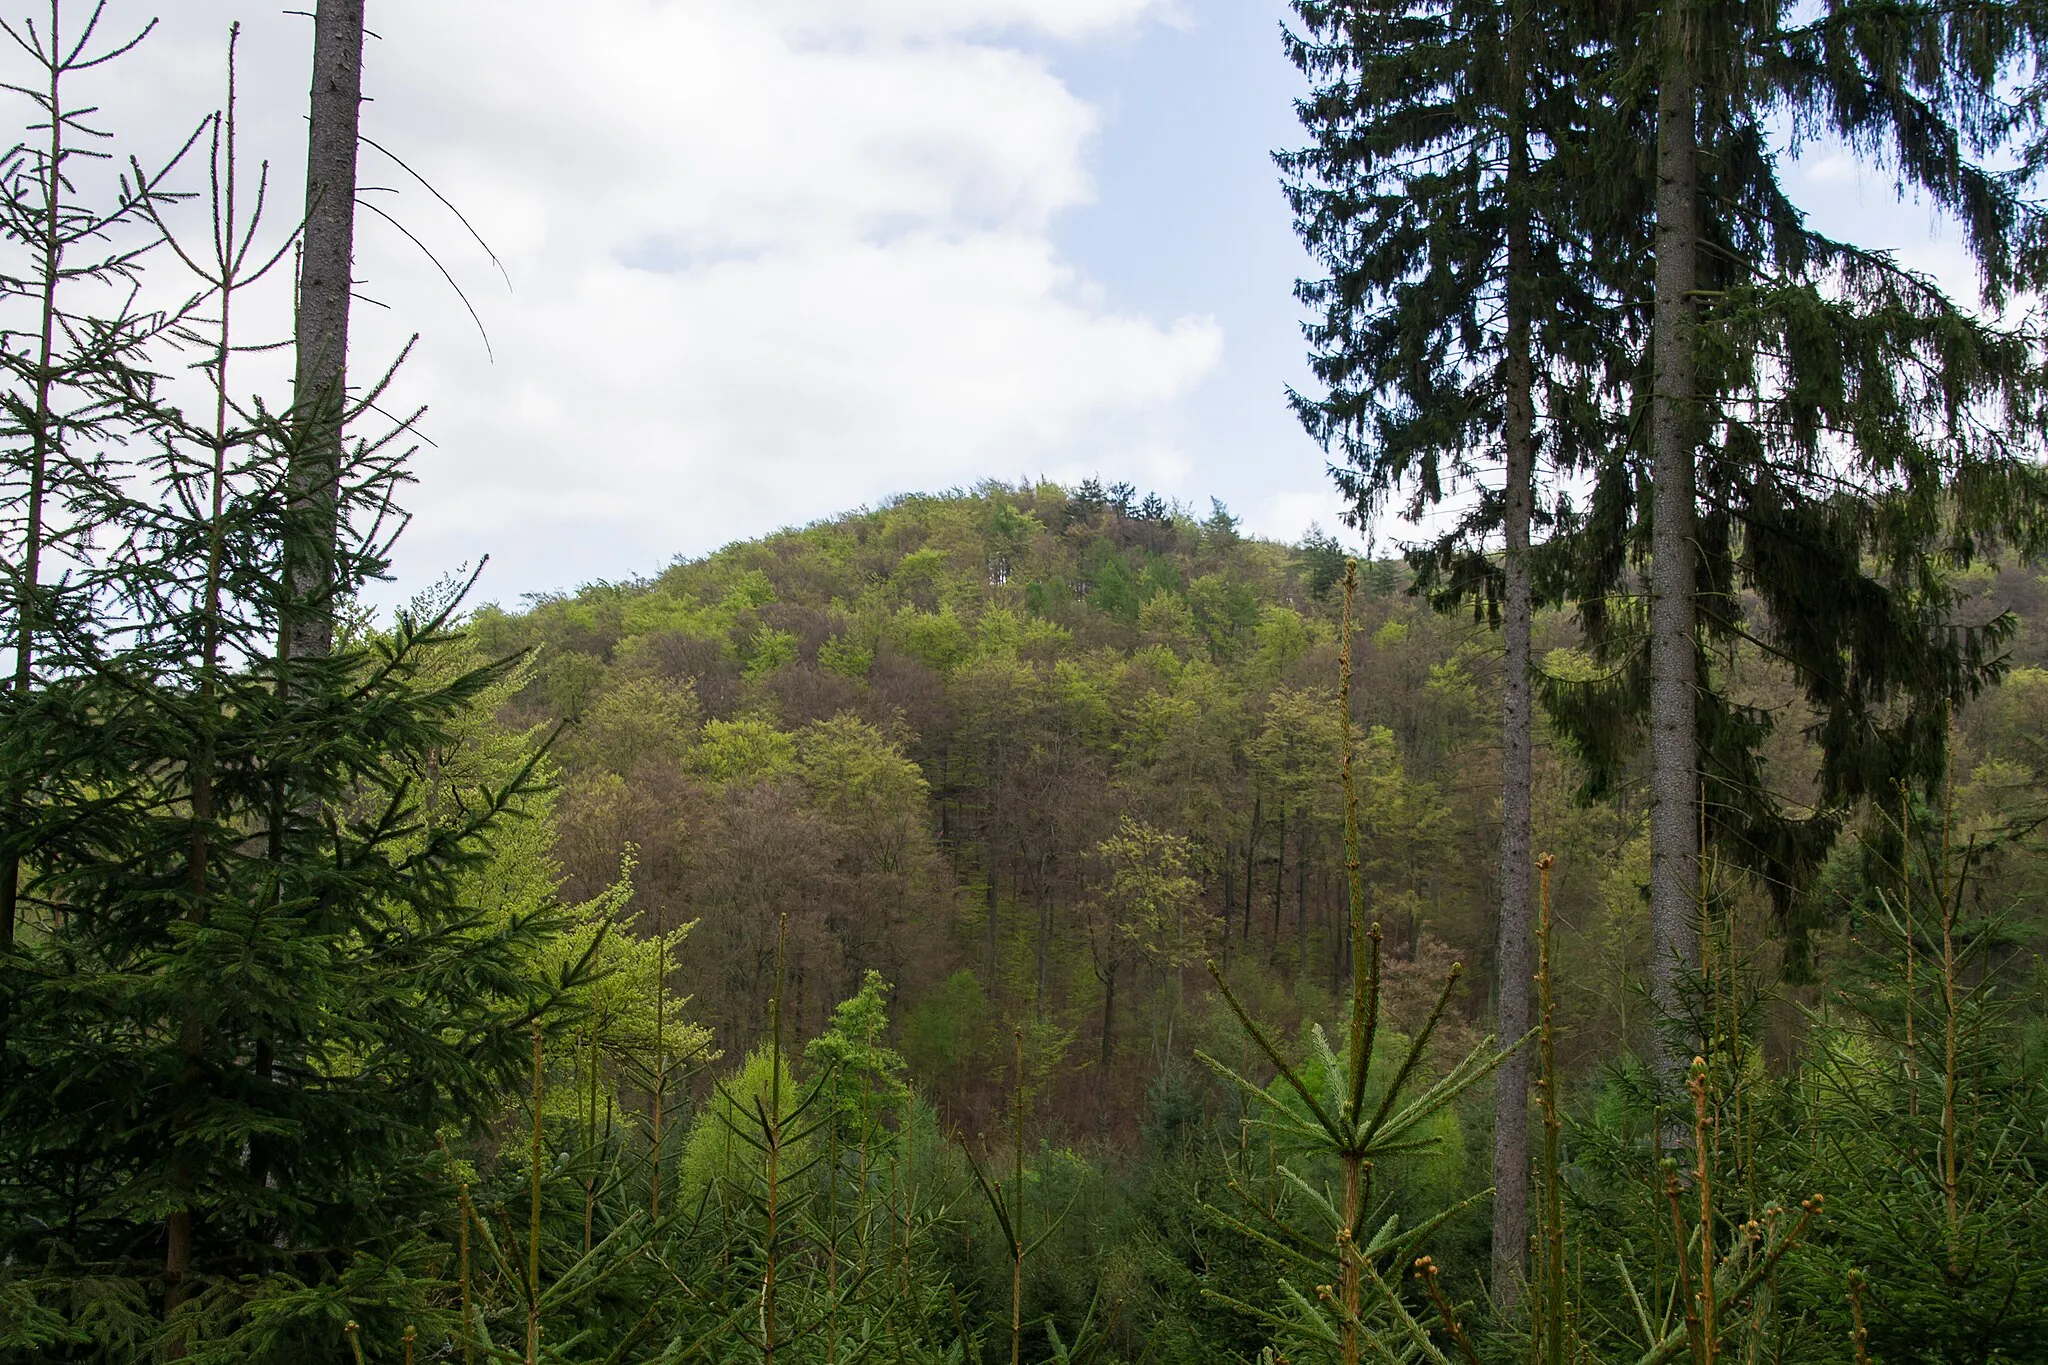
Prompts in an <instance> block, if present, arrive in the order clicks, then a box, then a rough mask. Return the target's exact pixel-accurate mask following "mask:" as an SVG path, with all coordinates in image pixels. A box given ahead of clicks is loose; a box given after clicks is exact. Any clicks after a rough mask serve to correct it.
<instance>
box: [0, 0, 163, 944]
mask: <svg viewBox="0 0 2048 1365" xmlns="http://www.w3.org/2000/svg"><path fill="white" fill-rule="evenodd" d="M78 9H79V7H78V6H76V5H73V6H70V7H69V8H68V9H67V7H66V6H64V5H63V4H61V3H57V0H52V3H51V4H50V5H49V6H48V8H47V11H46V13H44V14H43V15H42V16H40V18H28V19H23V20H21V21H19V22H17V23H0V31H4V32H5V33H6V35H7V37H8V38H9V39H11V40H12V42H13V43H14V45H15V46H16V47H17V48H18V49H19V50H20V52H21V53H22V54H23V55H24V56H25V57H26V58H27V61H28V65H29V67H30V70H31V71H32V72H33V75H34V83H33V84H23V85H20V86H16V87H14V92H15V93H16V94H18V95H20V96H22V97H23V98H25V99H27V100H28V101H30V102H31V104H32V105H33V107H34V110H35V113H34V115H33V118H32V120H31V122H30V124H29V126H28V128H27V129H26V130H25V131H26V133H27V136H26V138H25V140H24V141H22V142H20V143H18V144H16V145H15V146H14V147H13V148H12V149H11V150H10V151H9V152H8V153H7V155H6V158H5V160H4V162H0V240H4V241H5V243H6V244H7V246H8V248H9V250H10V254H11V255H13V256H14V257H15V258H16V259H18V260H20V261H22V262H23V263H24V264H25V266H26V269H25V270H23V272H22V273H21V274H20V275H18V276H14V277H11V278H8V279H7V280H6V281H5V282H4V285H0V300H4V305H5V309H6V314H5V317H4V319H0V375H4V382H5V388H4V391H0V498H4V502H0V547H4V554H0V575H4V579H0V582H4V587H0V594H4V596H0V627H4V636H0V656H4V657H7V658H8V662H9V664H10V665H11V667H9V668H8V669H7V670H6V674H7V676H6V681H5V687H4V692H5V697H6V703H7V706H8V713H7V728H8V729H9V730H10V731H11V732H13V733H15V734H16V736H17V737H22V738H25V736H26V735H27V733H28V720H27V715H28V712H29V711H30V710H32V709H33V706H34V693H35V690H36V687H37V679H38V677H39V674H43V673H62V672H63V671H64V670H65V669H66V667H67V664H68V662H70V660H71V659H72V658H73V657H74V655H75V652H76V651H77V650H80V649H83V650H85V651H87V652H88V653H89V652H90V650H91V648H92V646H91V644H90V643H89V642H90V640H91V639H92V637H93V636H94V634H95V632H94V630H93V628H92V624H91V623H92V620H93V617H94V613H95V608H96V607H97V606H99V605H100V603H101V601H102V594H103V593H104V592H105V590H106V589H107V586H108V583H107V578H106V575H105V573H104V571H103V569H102V567H101V566H100V565H98V564H97V563H96V562H95V560H94V558H93V556H92V554H91V552H90V547H91V545H92V544H93V541H94V539H95V537H96V536H97V535H99V534H100V533H101V532H102V531H104V530H105V529H106V527H107V526H108V524H109V523H110V522H111V521H112V520H113V519H114V518H115V515H116V514H115V510H114V509H116V508H117V507H118V506H119V505H120V503H121V501H122V498H121V494H120V490H119V479H120V471H121V459H120V456H119V453H118V452H119V449H120V447H121V446H122V445H123V444H124V443H125V442H126V441H127V440H128V439H129V438H130V437H131V436H133V435H134V434H135V431H136V423H135V419H136V417H137V413H138V409H139V408H146V407H147V405H148V401H149V399H148V388H149V381H148V379H147V378H146V376H145V375H144V373H143V368H144V365H143V361H142V356H143V354H144V353H145V352H146V351H147V350H148V348H149V347H150V346H151V345H152V344H154V343H157V342H159V341H161V340H162V338H163V336H164V334H165V332H166V331H167V330H168V329H169V328H170V327H172V326H174V325H175V322H176V318H175V316H173V315H166V314H164V313H162V312H158V311H151V310H145V309H140V308H138V307H136V306H134V300H133V296H132V294H131V293H129V292H128V291H129V290H130V287H131V286H132V285H133V284H134V282H135V280H136V279H137V274H138V270H139V268H140V265H141V262H142V259H143V257H144V256H145V255H146V253H147V252H148V251H149V250H150V249H151V247H152V246H153V245H154V243H155V234H154V232H153V230H152V227H151V224H150V215H151V211H152V209H153V208H155V207H156V206H157V205H158V204H159V203H160V202H161V201H162V200H163V199H164V198H165V197H166V196H167V193H168V192H167V190H166V188H165V184H166V177H167V176H168V175H169V174H170V172H171V171H172V169H174V168H175V167H176V165H177V164H178V162H179V161H181V160H182V159H183V152H182V151H181V152H180V153H179V154H178V155H176V156H173V157H172V158H171V159H170V164H169V165H167V166H163V167H159V168H156V169H155V170H154V171H152V172H149V173H144V172H143V171H142V170H141V168H140V167H139V166H138V167H134V168H133V169H132V172H131V174H130V175H128V176H123V175H121V174H120V169H121V168H120V167H119V166H118V164H117V163H114V161H113V159H112V158H111V157H110V156H109V154H108V153H107V151H106V150H105V145H106V140H107V137H108V134H107V132H106V130H104V129H102V128H99V127H97V126H96V120H95V119H94V117H93V115H94V113H95V110H94V109H93V107H92V106H90V105H89V104H87V103H85V101H84V100H83V99H82V98H81V97H80V96H79V95H77V94H76V92H75V87H76V85H77V83H78V81H79V80H80V79H81V78H86V73H89V72H92V71H93V70H94V69H95V68H98V67H101V66H104V65H105V64H107V63H109V62H112V61H115V60H118V59H119V58H120V57H121V56H123V55H125V53H126V52H127V51H128V50H129V49H131V48H133V47H134V46H135V45H136V44H137V43H139V42H141V41H142V39H143V38H144V37H145V36H147V33H148V28H147V27H145V28H144V29H143V30H142V31H141V32H139V33H129V34H127V35H125V36H124V37H119V38H112V39H110V38H109V36H108V35H107V34H106V33H104V32H102V31H101V19H102V17H103V10H104V6H98V5H96V6H94V7H93V8H92V9H90V10H88V11H86V12H85V13H84V15H83V18H82V19H81V18H80V16H79V15H78V13H77V10H78ZM189 146H190V144H189V143H188V144H187V148H188V149H189ZM124 297H125V298H127V300H128V302H127V303H126V304H125V305H123V304H121V303H119V302H118V301H119V300H121V299H123V298H124ZM87 300H92V301H93V302H99V303H105V302H106V301H108V300H115V301H117V302H115V304H114V306H113V307H112V308H111V309H108V308H95V307H93V305H92V302H87ZM36 799H37V797H36V793H35V790H34V784H33V782H29V783H28V784H27V785H22V786H16V785H8V786H5V787H4V789H0V810H4V812H5V818H4V819H0V953H4V952H5V951H7V949H8V948H9V947H10V946H11V945H12V943H13V941H14V929H15V922H16V918H17V912H18V909H19V890H20V884H21V877H22V861H23V859H24V858H25V857H28V856H30V855H31V853H32V851H33V849H32V846H31V845H29V844H28V843H27V842H26V841H25V840H24V839H22V838H21V837H20V836H21V835H22V834H23V833H24V832H25V831H26V829H27V828H28V820H29V817H28V816H27V814H26V812H25V811H24V810H23V806H24V804H25V803H29V802H33V801H34V800H36Z"/></svg>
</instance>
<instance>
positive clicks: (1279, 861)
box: [1273, 802, 1287, 960]
mask: <svg viewBox="0 0 2048 1365" xmlns="http://www.w3.org/2000/svg"><path fill="white" fill-rule="evenodd" d="M1286 889H1287V805H1286V803H1285V802H1282V803H1281V805H1280V819H1279V836H1278V838H1277V839H1276V840H1275V841H1274V844H1273V957H1274V958H1275V959H1276V960H1277V959H1278V958H1279V956H1280V896H1281V893H1282V892H1284V891H1285V890H1286Z"/></svg>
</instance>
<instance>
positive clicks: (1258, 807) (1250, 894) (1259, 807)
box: [1238, 796, 1265, 943]
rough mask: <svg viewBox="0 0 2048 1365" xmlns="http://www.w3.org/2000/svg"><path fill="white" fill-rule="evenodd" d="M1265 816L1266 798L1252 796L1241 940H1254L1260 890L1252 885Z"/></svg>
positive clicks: (1257, 864) (1246, 848) (1246, 839)
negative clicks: (1253, 914) (1261, 826)
mask: <svg viewBox="0 0 2048 1365" xmlns="http://www.w3.org/2000/svg"><path fill="white" fill-rule="evenodd" d="M1264 817H1265V801H1264V798H1262V797H1258V796H1254V797H1253V798H1252V829H1251V833H1249V834H1247V835H1246V836H1245V840H1244V929H1243V932H1242V933H1241V934H1239V936H1238V937H1239V939H1240V941H1242V942H1244V943H1250V942H1251V941H1252V907H1253V906H1254V905H1256V904H1258V892H1257V891H1256V890H1255V889H1254V888H1253V886H1252V878H1253V876H1254V875H1256V873H1257V871H1258V866H1259V827H1260V823H1261V822H1262V820H1263V819H1264Z"/></svg>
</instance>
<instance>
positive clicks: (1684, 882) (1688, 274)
mask: <svg viewBox="0 0 2048 1365" xmlns="http://www.w3.org/2000/svg"><path fill="white" fill-rule="evenodd" d="M1662 22H1663V34H1662V40H1661V41H1662V47H1663V54H1662V71H1661V77H1660V81H1659V86H1658V92H1657V234H1656V246H1657V277H1656V290H1657V292H1656V299H1655V314H1654V317H1653V320H1652V336H1651V346H1652V349H1653V351H1654V360H1655V369H1654V384H1655V390H1654V392H1653V394H1652V396H1651V411H1650V439H1651V479H1652V483H1653V484H1654V487H1655V494H1654V500H1653V503H1652V511H1651V516H1652V518H1653V523H1652V528H1651V542H1650V800H1651V806H1650V936H1651V953H1652V958H1651V962H1650V995H1651V999H1652V1000H1653V1001H1654V1002H1655V1004H1656V1007H1657V1013H1658V1014H1659V1015H1661V1016H1662V1018H1663V1019H1664V1020H1670V1019H1673V1018H1676V1017H1677V1016H1678V1014H1679V1011H1680V1004H1681V1002H1680V999H1679V986H1680V982H1681V981H1682V979H1683V978H1684V976H1685V974H1686V973H1687V972H1688V971H1689V970H1691V969H1692V968H1694V967H1696V966H1697V965H1698V963H1699V931H1698V909H1699V907H1698V894H1699V857H1700V845H1699V835H1700V828H1699V813H1700V812H1699V799H1700V796H1699V768H1698V757H1697V744H1698V741H1697V727H1696V720H1695V710H1696V707H1697V705H1698V702H1697V698H1696V696H1695V689H1696V687H1697V684H1698V680H1699V678H1698V674H1699V660H1698V653H1697V644H1696V631H1695V625H1696V605H1695V602H1694V596H1693V594H1694V589H1695V582H1694V578H1695V573H1694V567H1693V561H1694V554H1695V547H1694V543H1693V542H1694V520H1695V511H1694V500H1695V493H1694V490H1695V487H1696V481H1697V474H1696V470H1695V466H1694V445H1695V432H1696V430H1697V426H1698V415H1697V413H1696V411H1695V409H1696V405H1697V397H1698V396H1697V393H1696V386H1697V384H1696V377H1695V374H1694V360H1693V353H1694V352H1693V348H1694V344H1695V341H1694V330H1695V326H1696V320H1697V319H1696V314H1695V309H1696V308H1697V303H1696V300H1695V299H1694V288H1695V283H1696V280H1697V273H1698V258H1699V148H1698V143H1697V128H1696V123H1695V119H1696V112H1695V106H1696V103H1697V101H1698V97H1699V92H1698V85H1699V74H1698V54H1697V52H1696V51H1695V47H1694V45H1695V43H1696V42H1697V41H1698V31H1697V28H1696V26H1695V25H1694V23H1693V22H1692V19H1691V16H1690V14H1689V13H1688V6H1687V4H1686V0H1667V6H1666V9H1665V11H1664V15H1663V21H1662ZM1654 1046H1655V1053H1654V1055H1655V1057H1656V1059H1657V1064H1658V1069H1659V1072H1660V1074H1661V1075H1662V1076H1663V1078H1664V1081H1665V1083H1666V1084H1667V1085H1668V1086H1669V1087H1671V1089H1672V1090H1673V1092H1674V1093H1682V1091H1680V1090H1679V1086H1680V1078H1681V1077H1682V1075H1683V1074H1684V1069H1685V1057H1684V1055H1683V1053H1684V1052H1685V1048H1684V1047H1683V1046H1682V1045H1676V1044H1675V1041H1674V1040H1673V1039H1671V1038H1669V1037H1668V1036H1667V1035H1666V1034H1665V1033H1664V1032H1662V1031H1660V1032H1659V1033H1658V1035H1657V1038H1656V1040H1655V1044H1654ZM1681 1126H1682V1125H1681Z"/></svg>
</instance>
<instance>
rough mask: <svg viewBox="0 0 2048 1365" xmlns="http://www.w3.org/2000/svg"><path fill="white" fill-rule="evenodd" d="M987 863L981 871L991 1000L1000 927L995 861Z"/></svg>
mask: <svg viewBox="0 0 2048 1365" xmlns="http://www.w3.org/2000/svg"><path fill="white" fill-rule="evenodd" d="M984 847H985V846H984ZM988 862H989V866H988V867H986V868H984V869H983V875H984V876H985V877H986V878H987V879H988V884H987V892H988V998H989V999H991V1000H993V999H995V998H996V956H997V943H996V937H997V934H998V932H999V930H1000V928H1001V925H1000V923H999V921H998V919H997V916H996V870H995V866H994V863H995V860H994V859H993V858H989V859H988Z"/></svg>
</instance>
